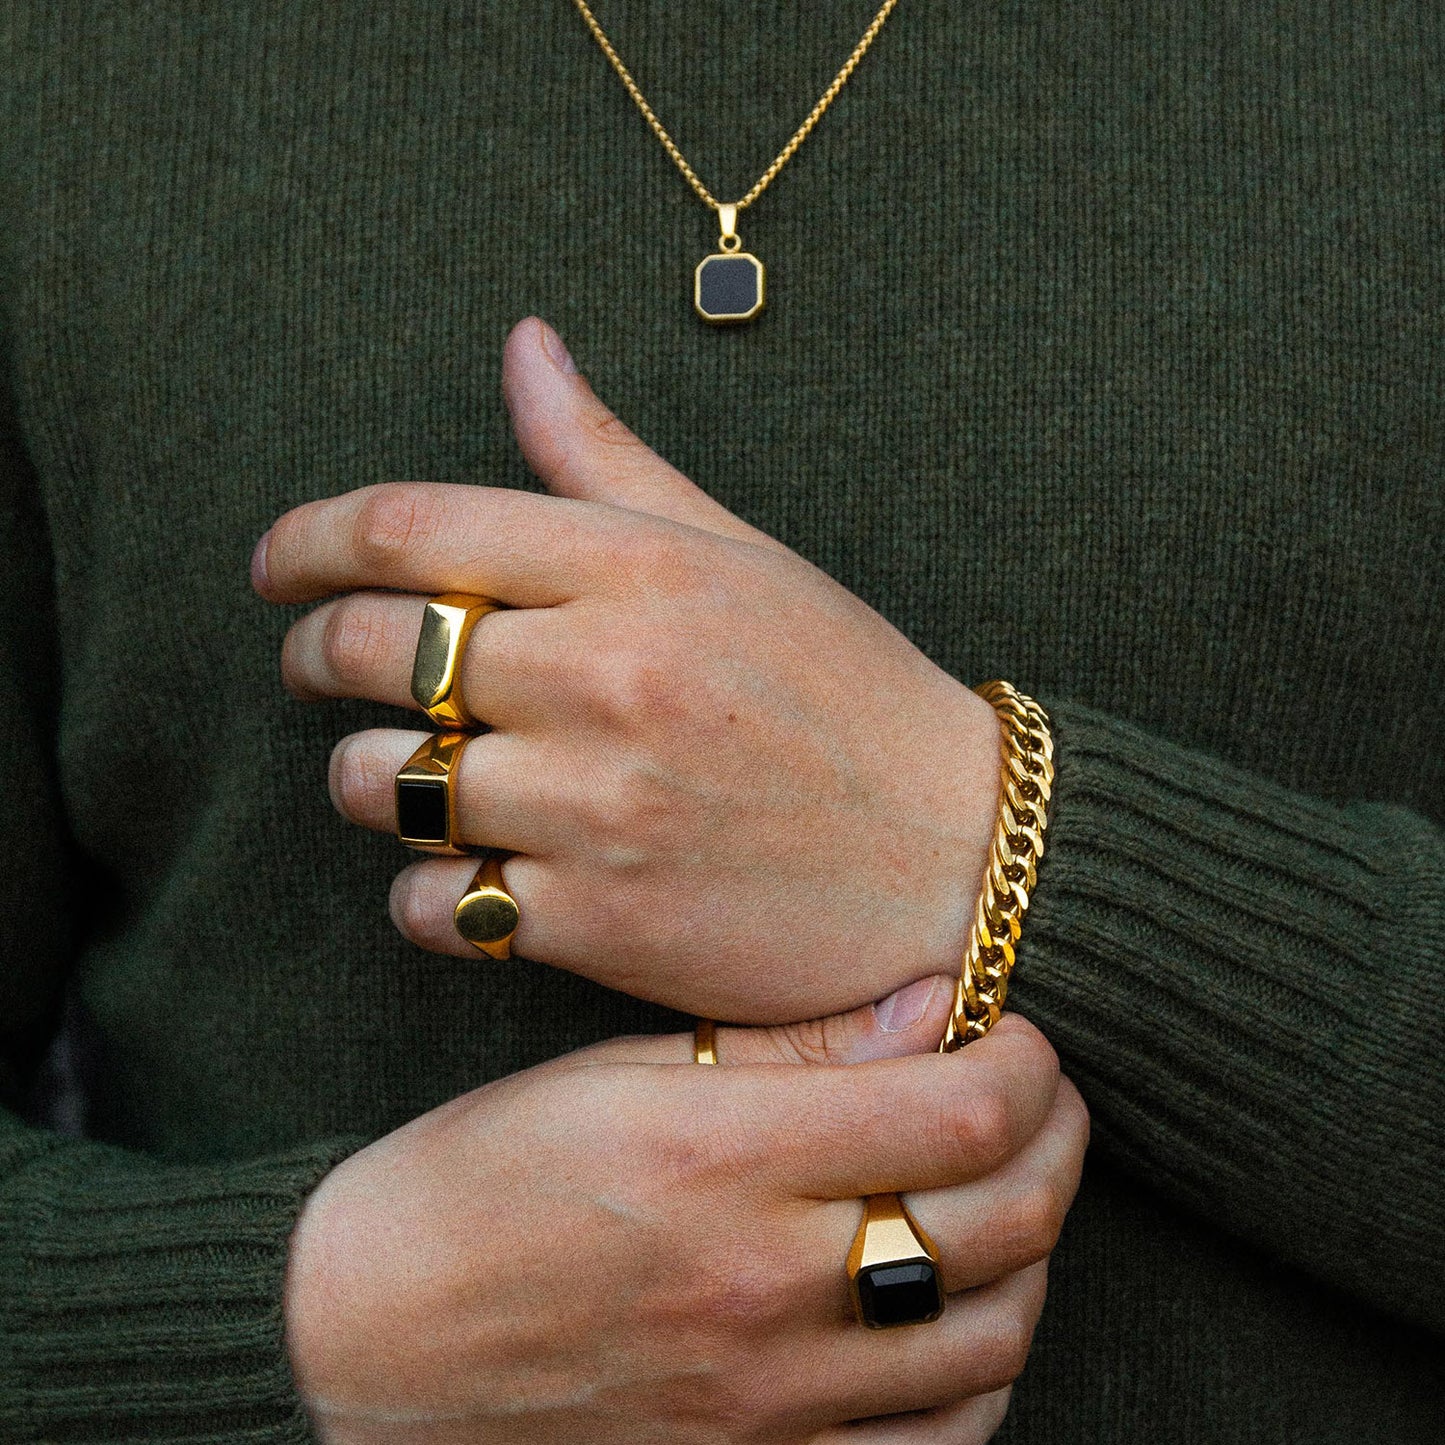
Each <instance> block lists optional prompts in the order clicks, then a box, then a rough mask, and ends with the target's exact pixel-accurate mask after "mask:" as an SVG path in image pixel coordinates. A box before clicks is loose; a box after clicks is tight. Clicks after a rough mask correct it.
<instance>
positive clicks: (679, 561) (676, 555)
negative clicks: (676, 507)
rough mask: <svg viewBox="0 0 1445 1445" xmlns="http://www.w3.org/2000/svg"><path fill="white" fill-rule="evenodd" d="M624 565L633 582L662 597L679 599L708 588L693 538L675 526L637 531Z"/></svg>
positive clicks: (660, 526)
mask: <svg viewBox="0 0 1445 1445" xmlns="http://www.w3.org/2000/svg"><path fill="white" fill-rule="evenodd" d="M627 565H628V568H629V571H630V573H631V576H632V581H633V582H634V583H638V584H641V585H642V586H644V587H645V588H646V589H647V590H648V591H650V592H653V593H656V594H659V595H661V596H663V597H672V598H675V597H682V596H686V595H688V594H691V593H693V592H696V591H698V590H700V589H701V588H703V587H704V586H705V585H706V586H709V587H710V586H711V582H710V579H706V578H704V577H703V575H702V574H703V568H702V559H701V556H700V554H699V551H698V547H697V545H696V542H695V540H694V539H693V538H691V537H689V536H688V535H687V534H686V533H685V532H683V531H682V530H681V529H679V528H676V527H669V526H665V525H661V524H659V525H657V526H654V527H648V528H646V529H639V530H637V531H636V532H635V533H634V535H633V537H632V539H631V542H630V545H629V547H628V557H627Z"/></svg>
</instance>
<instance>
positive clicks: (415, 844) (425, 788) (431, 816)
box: [396, 733, 473, 854]
mask: <svg viewBox="0 0 1445 1445" xmlns="http://www.w3.org/2000/svg"><path fill="white" fill-rule="evenodd" d="M472 736H473V735H472V734H471V733H433V734H432V735H431V736H430V737H429V738H428V739H427V740H426V741H425V742H424V743H423V744H422V745H421V746H420V747H419V748H418V749H417V750H416V751H415V752H414V753H413V754H412V755H411V756H410V757H409V758H408V759H407V760H406V762H405V763H404V764H403V765H402V767H401V769H400V770H399V771H398V772H397V775H396V833H397V837H399V838H400V839H401V841H402V842H403V843H405V844H406V845H407V847H408V848H418V849H420V850H421V851H422V852H424V853H452V854H456V853H469V852H470V851H471V850H470V849H469V848H467V847H466V846H465V845H464V844H462V843H461V842H460V841H459V840H458V838H457V810H456V803H455V799H454V797H453V791H452V780H453V778H454V777H455V775H456V765H457V763H458V761H459V760H460V758H461V755H462V749H463V748H464V747H465V746H466V745H467V744H468V743H469V742H470V741H471V740H472Z"/></svg>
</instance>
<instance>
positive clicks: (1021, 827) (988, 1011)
mask: <svg viewBox="0 0 1445 1445" xmlns="http://www.w3.org/2000/svg"><path fill="white" fill-rule="evenodd" d="M974 691H975V692H977V693H978V695H979V696H980V697H981V698H983V700H984V701H985V702H988V703H991V704H992V705H993V709H994V711H995V712H996V713H997V714H998V720H999V758H1000V763H1001V779H1000V788H999V807H998V826H997V827H996V828H995V830H994V835H993V843H992V845H991V846H990V848H989V851H988V866H987V868H986V869H985V870H984V876H983V887H982V888H981V889H980V890H979V895H978V908H977V909H976V911H975V913H974V918H973V930H972V932H971V933H970V935H969V940H968V948H967V949H966V950H965V952H964V955H963V967H962V970H961V971H960V974H959V980H958V987H957V989H956V990H955V992H954V997H953V1015H952V1017H951V1018H950V1019H949V1021H948V1030H947V1032H946V1033H945V1034H944V1036H943V1042H942V1043H941V1044H940V1045H939V1052H940V1053H945V1054H947V1053H952V1052H953V1050H954V1049H960V1048H962V1047H963V1046H964V1044H966V1043H970V1042H972V1041H973V1040H974V1039H980V1038H982V1037H983V1036H984V1034H986V1033H987V1032H988V1031H989V1029H991V1028H992V1027H993V1026H994V1024H996V1023H997V1022H998V1019H999V1015H1000V1014H1001V1013H1002V1012H1003V1005H1004V999H1005V998H1006V997H1007V996H1008V981H1009V974H1010V973H1011V972H1012V971H1013V966H1014V945H1015V944H1017V942H1018V939H1019V932H1020V929H1021V927H1022V923H1023V916H1024V914H1025V913H1027V912H1028V907H1029V895H1030V894H1031V893H1032V892H1033V889H1034V883H1035V881H1036V878H1037V875H1038V866H1039V860H1040V859H1041V858H1042V857H1043V856H1044V833H1045V832H1046V831H1047V829H1048V826H1049V798H1050V797H1051V796H1052V793H1053V784H1054V740H1053V735H1052V734H1051V733H1050V731H1049V719H1048V714H1047V713H1045V712H1044V710H1043V708H1041V707H1040V706H1039V705H1038V703H1036V702H1035V701H1034V700H1033V698H1031V697H1025V696H1024V695H1023V693H1021V692H1019V691H1018V689H1017V688H1015V687H1013V686H1012V685H1011V684H1009V683H1007V682H986V683H984V684H983V685H982V686H981V687H977V688H975V689H974Z"/></svg>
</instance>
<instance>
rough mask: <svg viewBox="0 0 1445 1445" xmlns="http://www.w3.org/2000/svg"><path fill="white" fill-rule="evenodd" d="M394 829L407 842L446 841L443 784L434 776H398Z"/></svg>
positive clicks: (440, 842)
mask: <svg viewBox="0 0 1445 1445" xmlns="http://www.w3.org/2000/svg"><path fill="white" fill-rule="evenodd" d="M396 831H397V833H398V834H399V835H400V836H401V837H402V838H403V839H404V840H405V841H406V842H409V843H437V844H442V843H446V842H448V841H449V840H448V838H447V785H446V784H445V783H444V782H443V781H442V780H441V779H440V778H438V779H437V780H436V781H435V782H432V781H430V780H429V779H426V778H398V779H397V781H396Z"/></svg>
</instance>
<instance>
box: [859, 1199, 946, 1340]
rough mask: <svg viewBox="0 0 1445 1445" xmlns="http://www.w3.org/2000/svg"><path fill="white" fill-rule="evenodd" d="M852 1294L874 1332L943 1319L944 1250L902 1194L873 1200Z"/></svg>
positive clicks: (867, 1207) (868, 1202)
mask: <svg viewBox="0 0 1445 1445" xmlns="http://www.w3.org/2000/svg"><path fill="white" fill-rule="evenodd" d="M848 1288H849V1291H850V1292H851V1294H852V1296H853V1309H854V1312H855V1313H856V1314H857V1316H858V1319H859V1321H860V1322H861V1323H863V1324H865V1325H867V1326H868V1328H869V1329H872V1330H886V1329H892V1328H893V1327H894V1326H895V1325H923V1324H927V1323H928V1322H929V1321H930V1320H936V1319H937V1318H938V1317H939V1315H941V1314H942V1313H943V1300H944V1296H943V1282H942V1277H941V1275H940V1273H939V1261H938V1249H937V1247H936V1246H935V1245H934V1243H933V1241H932V1240H931V1239H930V1238H929V1237H928V1236H927V1235H926V1234H925V1233H924V1232H923V1230H922V1228H920V1226H919V1224H918V1221H917V1220H915V1219H914V1218H913V1216H912V1215H911V1214H910V1213H909V1212H908V1206H907V1205H906V1204H904V1202H903V1200H902V1199H900V1198H899V1196H898V1195H896V1194H870V1195H869V1196H868V1198H866V1199H865V1200H864V1201H863V1222H862V1223H861V1224H860V1225H859V1226H858V1233H857V1235H856V1236H855V1238H854V1240H853V1248H852V1249H850V1250H849V1251H848Z"/></svg>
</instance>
